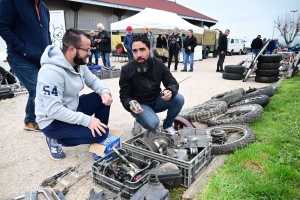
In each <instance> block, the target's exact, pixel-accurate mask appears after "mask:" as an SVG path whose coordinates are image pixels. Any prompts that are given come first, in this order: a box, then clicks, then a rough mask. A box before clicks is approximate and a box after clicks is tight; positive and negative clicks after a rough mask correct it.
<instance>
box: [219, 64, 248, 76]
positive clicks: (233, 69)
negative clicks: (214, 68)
mask: <svg viewBox="0 0 300 200" xmlns="http://www.w3.org/2000/svg"><path fill="white" fill-rule="evenodd" d="M224 69H225V72H226V73H234V74H243V73H244V72H245V70H246V68H245V67H244V66H241V65H226V66H225V68H224Z"/></svg>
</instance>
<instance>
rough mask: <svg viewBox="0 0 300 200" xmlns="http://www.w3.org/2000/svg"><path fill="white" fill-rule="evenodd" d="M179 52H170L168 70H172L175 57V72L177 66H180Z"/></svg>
mask: <svg viewBox="0 0 300 200" xmlns="http://www.w3.org/2000/svg"><path fill="white" fill-rule="evenodd" d="M178 53H179V52H178V51H169V61H168V69H170V66H171V62H172V58H173V56H174V57H175V68H174V69H175V70H177V65H178Z"/></svg>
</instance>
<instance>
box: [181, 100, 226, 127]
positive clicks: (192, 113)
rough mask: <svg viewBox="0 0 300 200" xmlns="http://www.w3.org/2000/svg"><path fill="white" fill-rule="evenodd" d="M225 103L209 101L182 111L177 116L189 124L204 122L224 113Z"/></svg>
mask: <svg viewBox="0 0 300 200" xmlns="http://www.w3.org/2000/svg"><path fill="white" fill-rule="evenodd" d="M227 107H228V105H227V103H226V102H225V101H219V100H209V101H206V102H204V103H203V104H199V105H197V106H194V107H193V108H189V109H185V110H182V111H181V112H180V113H179V115H178V116H180V117H182V118H185V119H187V120H189V121H190V122H206V121H207V119H210V118H212V117H214V116H218V115H220V114H221V113H224V112H226V110H227Z"/></svg>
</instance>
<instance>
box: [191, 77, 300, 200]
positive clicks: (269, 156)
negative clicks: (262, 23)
mask: <svg viewBox="0 0 300 200" xmlns="http://www.w3.org/2000/svg"><path fill="white" fill-rule="evenodd" d="M250 128H251V129H252V130H253V132H254V134H255V142H254V143H253V144H251V145H249V146H248V147H246V148H243V149H241V150H237V151H236V152H235V153H234V154H231V155H229V156H228V157H227V159H226V161H225V164H224V165H223V166H222V167H221V168H220V169H219V170H218V171H217V172H216V173H215V174H214V175H212V176H211V177H210V181H209V183H208V184H207V186H206V187H205V188H204V190H203V191H202V192H201V193H200V194H199V195H198V196H197V198H198V199H199V200H200V199H201V200H202V199H205V200H208V199H214V200H215V199H253V200H254V199H255V200H256V199H262V200H263V199H276V200H277V199H288V200H292V199H300V76H299V75H297V76H295V77H294V78H292V79H288V80H284V81H282V83H281V85H280V87H279V88H278V89H277V90H276V93H275V95H274V96H273V97H272V98H271V101H270V103H269V104H268V105H267V106H266V107H265V108H264V114H263V116H262V117H261V118H260V119H258V120H256V121H255V122H253V123H251V124H250Z"/></svg>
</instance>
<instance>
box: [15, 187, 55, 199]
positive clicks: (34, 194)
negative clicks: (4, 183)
mask: <svg viewBox="0 0 300 200" xmlns="http://www.w3.org/2000/svg"><path fill="white" fill-rule="evenodd" d="M40 193H41V194H43V195H44V196H45V197H46V199H47V200H53V198H52V196H51V195H50V193H49V192H48V190H46V189H40V190H35V191H31V192H26V193H25V194H24V195H20V196H17V197H15V198H14V199H15V200H17V199H24V200H38V194H40Z"/></svg>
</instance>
